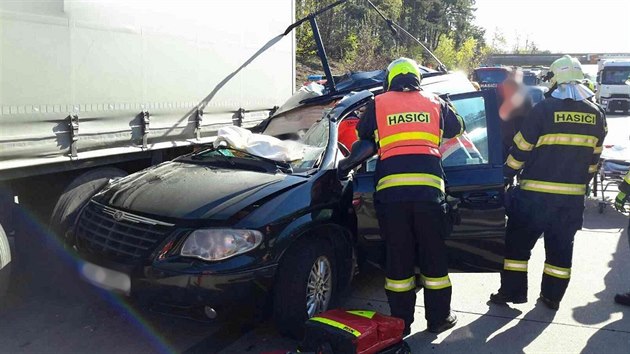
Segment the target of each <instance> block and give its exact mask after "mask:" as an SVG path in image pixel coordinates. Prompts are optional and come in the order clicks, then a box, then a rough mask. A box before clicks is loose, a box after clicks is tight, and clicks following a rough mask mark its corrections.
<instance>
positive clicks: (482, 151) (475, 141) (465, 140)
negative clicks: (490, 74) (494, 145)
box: [440, 97, 489, 167]
mask: <svg viewBox="0 0 630 354" xmlns="http://www.w3.org/2000/svg"><path fill="white" fill-rule="evenodd" d="M452 104H453V106H455V109H457V112H458V113H459V115H460V116H461V117H462V118H463V119H464V122H465V123H466V131H465V132H464V134H462V135H461V136H459V137H457V138H454V139H449V140H446V141H444V142H443V143H442V146H440V151H441V152H442V163H443V165H444V167H450V166H466V165H481V164H486V163H488V160H489V156H488V122H487V119H486V103H485V99H484V98H483V97H470V98H462V99H457V100H453V101H452Z"/></svg>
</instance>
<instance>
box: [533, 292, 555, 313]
mask: <svg viewBox="0 0 630 354" xmlns="http://www.w3.org/2000/svg"><path fill="white" fill-rule="evenodd" d="M538 300H540V302H542V303H543V304H545V306H547V307H548V308H550V309H551V310H554V311H558V309H559V308H560V301H553V300H551V299H548V298H546V297H544V296H543V295H542V294H540V297H539V298H538Z"/></svg>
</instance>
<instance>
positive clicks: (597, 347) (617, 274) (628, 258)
mask: <svg viewBox="0 0 630 354" xmlns="http://www.w3.org/2000/svg"><path fill="white" fill-rule="evenodd" d="M628 232H630V225H629V226H628V227H627V228H626V229H625V230H624V231H623V233H622V236H621V237H620V238H619V242H618V243H617V249H616V250H615V254H614V255H613V258H612V260H611V261H610V263H609V264H608V266H609V268H610V270H609V271H608V273H607V274H606V276H605V278H604V284H605V286H606V287H605V288H604V290H602V291H600V292H599V293H597V294H596V295H595V296H596V297H597V300H596V301H593V302H590V303H588V304H586V305H584V306H582V307H578V308H575V309H574V310H573V318H574V319H575V320H576V321H578V322H579V323H582V324H585V325H597V324H599V323H602V322H605V321H608V320H609V319H610V318H611V315H612V314H614V313H618V312H620V313H621V314H622V318H621V319H620V320H618V321H615V322H612V323H609V324H607V325H606V326H604V327H602V328H601V329H600V330H598V331H597V332H596V333H595V334H594V335H593V336H592V337H591V338H589V340H588V342H587V344H586V347H584V349H583V350H582V353H583V354H586V353H601V352H603V351H602V350H603V349H604V348H607V346H608V344H609V340H610V332H624V333H627V334H628V343H627V346H626V349H628V348H630V324H629V323H628V322H629V321H628V320H629V319H630V307H625V306H622V305H618V304H614V303H613V301H614V300H613V299H614V296H615V294H616V293H619V292H625V291H628V290H630V276H628V274H629V273H628V272H629V271H630V255H629V253H628V246H629V244H628V243H629V241H630V237H627V235H628ZM617 284H622V285H621V287H622V288H620V287H619V285H617ZM623 286H625V288H623ZM628 350H630V349H628ZM608 352H610V353H613V352H614V351H608Z"/></svg>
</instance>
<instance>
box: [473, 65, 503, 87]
mask: <svg viewBox="0 0 630 354" xmlns="http://www.w3.org/2000/svg"><path fill="white" fill-rule="evenodd" d="M507 76H508V73H507V71H505V70H496V69H489V70H476V71H475V77H476V79H477V81H478V82H480V83H490V84H499V83H501V82H503V81H505V79H507Z"/></svg>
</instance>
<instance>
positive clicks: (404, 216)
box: [376, 202, 452, 327]
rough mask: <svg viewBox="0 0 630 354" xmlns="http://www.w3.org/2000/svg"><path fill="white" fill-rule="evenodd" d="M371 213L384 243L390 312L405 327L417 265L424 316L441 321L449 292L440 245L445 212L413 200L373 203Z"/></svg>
mask: <svg viewBox="0 0 630 354" xmlns="http://www.w3.org/2000/svg"><path fill="white" fill-rule="evenodd" d="M376 211H377V215H378V221H379V226H380V230H381V236H382V237H383V239H384V240H385V245H386V265H385V276H386V278H385V292H386V293H387V299H388V300H389V307H390V310H391V314H392V316H394V317H398V318H402V319H403V320H404V321H405V325H406V326H407V327H409V326H410V325H411V323H412V322H413V320H414V310H415V303H416V278H417V277H416V274H415V268H416V267H419V268H420V273H421V274H420V276H419V281H420V282H421V283H422V285H423V287H424V306H425V309H426V316H425V317H426V320H427V322H429V323H440V322H442V321H443V320H445V319H446V318H447V317H448V316H449V313H450V305H451V293H452V287H451V281H450V279H449V277H448V261H447V254H446V246H445V243H444V238H445V237H446V235H447V233H448V232H449V226H450V225H449V224H448V223H449V221H448V218H447V216H446V215H445V214H444V212H443V211H442V210H441V209H440V207H439V205H437V204H427V203H417V202H394V203H378V202H377V203H376ZM418 285H419V284H418Z"/></svg>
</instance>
